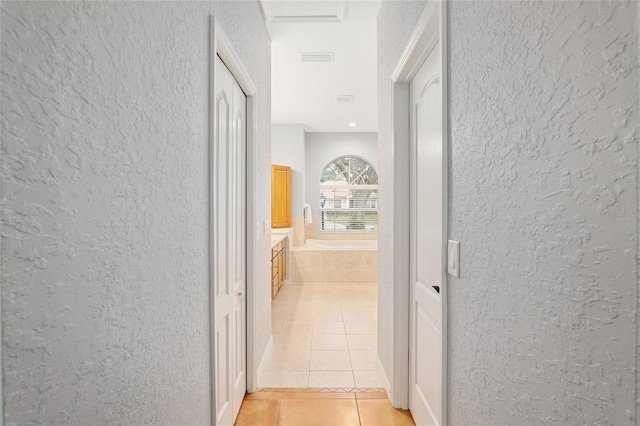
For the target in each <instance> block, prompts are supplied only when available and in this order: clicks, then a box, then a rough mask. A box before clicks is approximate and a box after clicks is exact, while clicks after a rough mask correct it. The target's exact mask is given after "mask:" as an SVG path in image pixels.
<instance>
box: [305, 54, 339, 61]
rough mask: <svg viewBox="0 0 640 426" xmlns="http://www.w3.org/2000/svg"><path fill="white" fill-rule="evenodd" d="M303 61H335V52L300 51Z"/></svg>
mask: <svg viewBox="0 0 640 426" xmlns="http://www.w3.org/2000/svg"><path fill="white" fill-rule="evenodd" d="M299 55H300V61H302V62H333V52H299Z"/></svg>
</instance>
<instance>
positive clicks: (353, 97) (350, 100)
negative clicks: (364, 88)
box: [336, 95, 355, 102]
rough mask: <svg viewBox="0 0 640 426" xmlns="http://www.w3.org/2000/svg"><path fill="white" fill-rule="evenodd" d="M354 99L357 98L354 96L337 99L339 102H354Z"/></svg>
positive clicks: (343, 96) (339, 96)
mask: <svg viewBox="0 0 640 426" xmlns="http://www.w3.org/2000/svg"><path fill="white" fill-rule="evenodd" d="M354 99H355V96H353V95H338V97H337V98H336V100H337V101H338V102H353V100H354Z"/></svg>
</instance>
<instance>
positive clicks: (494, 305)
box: [378, 2, 638, 425]
mask: <svg viewBox="0 0 640 426" xmlns="http://www.w3.org/2000/svg"><path fill="white" fill-rule="evenodd" d="M414 7H415V6H414V5H411V4H404V3H402V2H400V3H396V4H395V6H393V9H392V6H390V5H386V4H383V7H382V9H381V12H380V15H379V25H380V24H381V23H382V25H381V26H380V28H379V34H378V37H379V45H382V46H388V45H391V43H395V42H397V44H396V45H397V46H398V47H397V50H391V49H385V50H383V51H379V53H378V55H379V58H380V59H379V60H380V65H379V73H378V75H379V79H380V83H379V87H380V89H379V90H380V100H379V105H380V130H379V131H380V139H379V140H380V150H381V156H382V155H384V154H383V152H390V146H389V145H390V142H391V138H390V137H389V136H390V114H389V113H390V111H389V107H388V105H390V91H389V90H388V88H389V87H390V83H389V76H390V71H391V70H392V69H393V66H395V64H396V63H397V59H396V58H397V56H398V55H399V54H400V53H401V51H402V49H403V48H404V45H405V43H406V40H407V36H406V34H404V35H403V34H397V35H396V33H395V32H394V31H395V29H396V27H398V28H403V27H404V26H407V27H409V28H413V25H414V23H413V22H407V21H404V20H403V19H404V15H403V14H405V13H406V14H407V15H409V16H411V15H412V14H413V13H415V11H414ZM635 8H636V3H635V2H629V3H625V2H612V3H595V2H584V3H577V2H474V3H471V2H450V13H449V24H450V26H449V35H450V45H449V53H450V92H449V94H450V131H451V139H450V143H451V148H450V149H451V151H450V154H451V160H450V161H451V163H450V199H451V201H450V203H451V205H450V216H449V222H450V238H452V239H454V240H458V241H460V248H461V255H460V256H461V262H460V264H461V278H460V279H454V278H451V279H450V280H449V283H448V285H449V295H450V299H449V306H448V308H449V356H450V361H449V395H448V397H449V422H450V423H451V424H466V425H486V424H515V423H518V424H538V423H568V424H585V423H586V424H603V423H608V424H620V425H622V424H633V423H634V412H635V388H636V385H635V375H634V373H633V371H634V368H635V365H636V361H635V357H636V327H637V326H636V319H635V310H636V275H635V272H634V271H635V250H636V242H635V237H636V235H637V222H636V216H637V210H636V206H637V201H638V200H637V183H636V176H635V173H636V172H637V166H638V165H637V139H636V138H635V132H636V127H637V124H638V122H637V114H636V105H637V104H636V102H637V91H636V70H635V65H636V60H637V58H636V54H637V46H636V43H637V41H636V37H635V21H636V9H635ZM403 11H404V12H403ZM418 14H419V13H418ZM382 39H384V40H383V41H382ZM392 59H393V60H392ZM389 61H390V62H392V64H393V66H391V67H389V66H388V62H389ZM381 70H382V71H384V72H381ZM381 163H382V162H381ZM384 166H385V165H384V164H381V165H380V171H381V174H382V173H389V172H390V169H389V167H384ZM382 181H384V179H382ZM380 192H381V197H382V194H383V191H382V189H381V191H380ZM381 204H382V203H381ZM382 205H384V204H382ZM380 217H381V235H383V234H384V233H383V232H382V226H383V225H384V226H389V224H388V223H383V219H384V220H385V222H386V220H388V219H387V218H386V216H385V215H384V213H383V212H382V211H381V213H380ZM387 245H388V244H384V243H382V238H381V244H380V247H381V251H380V253H381V256H380V261H381V264H380V273H381V277H380V301H381V305H382V302H383V301H384V300H385V299H384V297H385V294H386V292H388V291H389V289H388V288H386V286H384V283H385V282H386V281H387V280H388V279H389V278H390V275H389V273H390V272H389V271H390V269H391V266H390V264H389V262H388V261H387V259H385V256H384V255H383V247H385V246H387ZM389 318H390V317H389V314H388V313H387V312H385V307H384V305H382V306H381V308H380V315H379V321H380V322H381V323H383V322H385V323H383V324H381V333H384V332H385V330H386V329H388V328H389V327H390V325H388V324H390V322H389ZM379 341H381V342H384V341H385V340H384V336H382V337H380V338H379ZM380 349H382V351H381V352H380V355H381V361H382V362H383V365H384V366H385V368H387V371H389V370H388V368H389V364H388V362H389V361H388V360H386V359H385V353H384V350H385V347H384V345H383V346H381V347H380Z"/></svg>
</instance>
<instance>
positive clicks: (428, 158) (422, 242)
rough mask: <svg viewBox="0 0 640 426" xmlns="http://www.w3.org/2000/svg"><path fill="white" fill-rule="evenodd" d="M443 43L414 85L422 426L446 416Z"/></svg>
mask: <svg viewBox="0 0 640 426" xmlns="http://www.w3.org/2000/svg"><path fill="white" fill-rule="evenodd" d="M440 48H441V44H440V43H437V44H436V45H435V46H434V47H433V49H432V50H431V52H430V53H429V55H428V56H427V59H426V60H425V62H424V64H423V65H422V67H421V68H420V70H419V71H418V73H417V74H416V76H415V77H414V79H413V80H412V82H411V84H410V99H411V100H410V102H411V116H410V125H411V156H410V157H411V174H410V176H411V178H410V186H411V251H410V268H411V275H410V277H411V294H410V301H411V309H410V326H409V328H410V330H409V332H410V337H409V385H410V389H409V409H410V410H411V413H412V415H413V417H414V419H415V421H416V424H417V425H420V426H422V425H440V424H442V418H443V404H442V401H443V399H442V381H443V347H442V345H443V339H442V335H443V333H442V325H443V318H442V313H443V309H442V301H443V299H442V291H443V288H442V285H443V281H444V280H443V276H444V274H443V271H444V260H443V249H442V248H443V238H444V236H443V234H444V232H443V230H444V220H445V218H444V217H443V203H444V200H443V182H444V175H443V173H444V167H443V140H442V134H443V133H442V122H443V120H442V78H441V59H440V58H441V52H440Z"/></svg>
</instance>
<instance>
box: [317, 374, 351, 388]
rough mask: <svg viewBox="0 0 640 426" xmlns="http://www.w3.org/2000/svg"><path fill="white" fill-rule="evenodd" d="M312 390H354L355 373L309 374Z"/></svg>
mask: <svg viewBox="0 0 640 426" xmlns="http://www.w3.org/2000/svg"><path fill="white" fill-rule="evenodd" d="M309 387H310V388H321V387H327V388H353V387H355V381H354V380H353V372H352V371H351V370H348V371H330V370H328V371H327V370H325V371H314V370H311V371H310V372H309Z"/></svg>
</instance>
